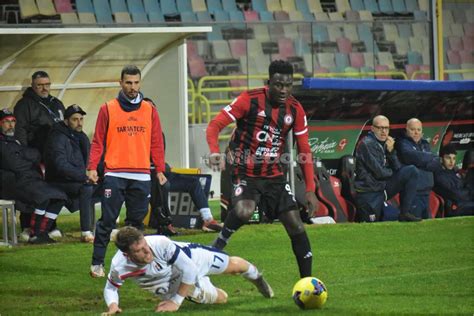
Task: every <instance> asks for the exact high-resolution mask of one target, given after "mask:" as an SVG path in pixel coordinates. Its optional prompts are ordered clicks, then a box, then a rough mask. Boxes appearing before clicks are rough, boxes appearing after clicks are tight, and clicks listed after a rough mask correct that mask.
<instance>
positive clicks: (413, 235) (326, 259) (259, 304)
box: [0, 203, 474, 316]
mask: <svg viewBox="0 0 474 316" xmlns="http://www.w3.org/2000/svg"><path fill="white" fill-rule="evenodd" d="M212 206H213V209H214V210H216V209H217V207H218V204H217V203H213V205H212ZM78 222H79V219H78V215H77V213H76V214H72V215H64V216H60V217H59V220H58V224H59V227H60V228H61V229H63V230H64V231H65V232H66V237H65V238H64V239H63V240H62V241H61V242H59V243H57V244H54V245H48V246H29V245H27V246H25V245H20V246H19V247H15V248H6V247H0V315H2V316H4V315H26V314H28V315H99V314H100V313H101V312H103V311H105V310H106V306H105V303H104V301H103V298H102V289H103V286H104V283H105V280H104V279H92V278H90V277H89V274H88V272H89V265H90V260H91V253H92V245H88V244H81V243H79V242H77V241H78V237H79V229H78V226H79V224H78ZM306 229H307V232H308V235H309V238H310V240H311V245H312V250H313V255H314V260H313V274H314V276H316V277H318V278H320V279H321V280H322V281H323V282H324V283H325V284H326V286H327V288H328V294H329V296H328V301H327V303H326V305H325V306H324V308H323V309H321V310H318V311H300V310H299V309H298V308H297V306H296V305H295V304H294V303H293V301H292V299H291V290H292V287H293V284H294V283H295V282H296V281H297V280H298V278H299V277H298V272H297V270H298V269H297V266H296V262H295V259H294V257H293V253H292V251H291V246H290V242H289V239H288V237H287V235H286V233H285V231H284V229H283V227H282V226H281V225H280V224H278V223H274V224H262V225H247V226H245V227H243V228H242V229H241V230H240V231H239V232H237V233H236V234H235V235H234V236H233V238H232V240H231V242H230V244H229V245H228V247H227V248H226V251H227V252H228V253H229V254H231V255H237V256H241V257H244V258H246V259H247V260H249V261H251V262H253V263H254V264H255V265H256V266H257V267H258V268H259V269H260V270H261V271H263V273H264V275H265V276H266V278H267V279H268V281H269V283H270V284H271V285H272V287H273V289H274V291H275V297H274V298H273V299H265V298H263V297H262V296H260V295H259V293H258V292H257V291H256V289H255V288H254V287H253V286H252V285H251V284H250V283H249V282H247V281H245V280H244V279H243V278H241V277H239V276H215V277H213V278H212V280H213V282H214V284H216V285H217V286H218V287H221V288H223V289H224V290H225V291H227V293H228V294H229V300H228V303H227V304H225V305H214V306H212V305H198V304H193V303H190V302H184V303H183V305H182V306H181V308H180V310H179V311H178V313H179V314H182V315H219V316H222V315H232V316H235V315H239V316H240V315H265V314H266V315H310V314H311V315H313V314H319V315H376V314H377V315H381V314H385V315H387V314H390V315H426V314H432V315H442V314H443V315H448V314H451V315H473V313H474V251H473V250H474V247H473V245H474V243H473V241H474V218H472V217H471V218H468V217H464V218H450V219H435V220H426V221H423V222H421V223H398V222H385V223H376V224H337V225H320V226H316V225H308V226H306ZM148 232H150V233H151V232H152V231H148ZM182 232H183V235H182V236H179V237H177V238H175V239H176V240H181V241H192V242H199V243H203V244H209V243H210V242H211V241H212V240H213V239H214V237H215V234H214V233H201V232H199V231H182ZM115 251H116V249H115V246H114V245H113V244H111V245H110V246H109V249H108V252H107V260H106V267H107V269H108V266H107V265H109V264H110V259H111V257H112V255H113V254H114V253H115ZM120 299H121V300H120V306H121V307H122V309H123V314H122V315H152V314H154V313H153V311H154V307H155V306H156V304H157V300H156V299H155V298H153V296H152V295H151V294H149V293H148V292H144V291H142V290H140V289H138V287H137V286H136V285H135V284H134V283H133V282H131V281H129V282H125V285H124V286H123V287H122V289H121V290H120Z"/></svg>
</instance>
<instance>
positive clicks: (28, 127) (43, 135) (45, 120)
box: [14, 70, 65, 240]
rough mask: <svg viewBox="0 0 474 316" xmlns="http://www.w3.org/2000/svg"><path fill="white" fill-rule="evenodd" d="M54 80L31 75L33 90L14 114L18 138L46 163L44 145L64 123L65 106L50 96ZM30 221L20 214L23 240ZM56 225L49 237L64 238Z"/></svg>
mask: <svg viewBox="0 0 474 316" xmlns="http://www.w3.org/2000/svg"><path fill="white" fill-rule="evenodd" d="M50 89H51V80H50V78H49V75H48V73H46V72H45V71H42V70H39V71H36V72H35V73H33V75H32V76H31V87H28V88H27V89H26V90H25V92H24V93H23V97H22V98H21V99H20V100H18V102H17V103H16V105H15V108H14V114H15V117H16V120H17V125H16V130H15V137H16V138H17V139H18V140H19V141H20V142H21V143H22V145H25V146H28V147H33V148H36V149H37V150H38V152H39V153H40V155H41V162H43V161H44V160H43V158H42V155H43V152H44V145H45V143H46V139H47V137H48V134H49V132H50V130H51V128H52V126H53V125H54V124H55V123H59V122H62V121H63V120H64V111H65V108H64V105H63V103H62V102H61V101H60V100H59V99H58V98H56V97H54V96H52V95H51V94H50ZM29 222H30V214H29V213H21V214H20V223H21V227H22V229H23V233H22V234H21V235H20V238H21V239H25V240H26V239H27V238H28V236H29V229H28V227H29V226H28V223H29ZM55 227H56V223H54V224H53V227H52V230H53V231H52V232H50V236H52V237H55V238H58V237H62V235H61V232H60V231H59V229H55Z"/></svg>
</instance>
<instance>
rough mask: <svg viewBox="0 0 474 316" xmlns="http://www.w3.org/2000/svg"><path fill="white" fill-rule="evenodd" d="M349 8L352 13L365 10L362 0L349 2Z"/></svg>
mask: <svg viewBox="0 0 474 316" xmlns="http://www.w3.org/2000/svg"><path fill="white" fill-rule="evenodd" d="M350 6H351V9H352V10H353V11H361V10H365V6H364V2H363V1H362V0H350Z"/></svg>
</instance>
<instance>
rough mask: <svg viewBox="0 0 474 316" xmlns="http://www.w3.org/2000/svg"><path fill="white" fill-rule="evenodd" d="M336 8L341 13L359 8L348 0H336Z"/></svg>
mask: <svg viewBox="0 0 474 316" xmlns="http://www.w3.org/2000/svg"><path fill="white" fill-rule="evenodd" d="M336 9H337V12H339V13H342V14H344V13H346V12H347V11H351V10H357V9H354V8H352V7H351V5H350V4H349V1H348V0H336Z"/></svg>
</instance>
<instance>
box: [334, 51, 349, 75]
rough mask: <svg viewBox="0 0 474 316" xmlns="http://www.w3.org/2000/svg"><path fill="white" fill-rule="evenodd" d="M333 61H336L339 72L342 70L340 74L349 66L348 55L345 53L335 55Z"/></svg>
mask: <svg viewBox="0 0 474 316" xmlns="http://www.w3.org/2000/svg"><path fill="white" fill-rule="evenodd" d="M335 60H336V67H337V68H338V69H339V70H342V71H341V72H344V71H345V69H346V67H349V66H350V63H349V55H347V54H346V53H336V54H335Z"/></svg>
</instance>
